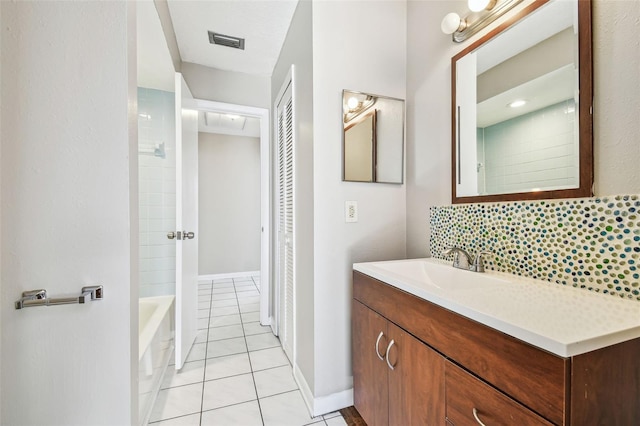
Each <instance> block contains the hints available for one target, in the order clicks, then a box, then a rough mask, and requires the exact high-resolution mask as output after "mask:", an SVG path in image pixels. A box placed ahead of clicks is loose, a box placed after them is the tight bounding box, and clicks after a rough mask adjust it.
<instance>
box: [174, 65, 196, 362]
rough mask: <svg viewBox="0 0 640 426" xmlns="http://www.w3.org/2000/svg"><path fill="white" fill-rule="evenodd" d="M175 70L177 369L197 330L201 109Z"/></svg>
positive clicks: (187, 352)
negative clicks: (194, 107)
mask: <svg viewBox="0 0 640 426" xmlns="http://www.w3.org/2000/svg"><path fill="white" fill-rule="evenodd" d="M188 99H193V96H192V95H191V92H190V91H189V87H187V84H186V83H185V81H184V78H183V77H182V74H180V73H176V232H175V233H176V369H177V370H179V369H181V368H182V365H183V364H184V361H185V359H186V358H187V355H188V354H189V350H191V346H192V345H193V342H194V341H195V339H196V334H197V331H198V318H197V316H198V112H197V111H195V110H192V109H187V108H184V104H185V100H188Z"/></svg>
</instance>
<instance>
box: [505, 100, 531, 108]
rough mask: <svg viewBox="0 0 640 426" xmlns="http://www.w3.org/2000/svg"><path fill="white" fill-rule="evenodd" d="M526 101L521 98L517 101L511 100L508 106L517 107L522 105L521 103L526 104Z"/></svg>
mask: <svg viewBox="0 0 640 426" xmlns="http://www.w3.org/2000/svg"><path fill="white" fill-rule="evenodd" d="M526 103H527V101H525V100H522V99H518V100H517V101H513V102H511V103H510V104H509V106H510V107H511V108H518V107H521V106H523V105H524V104H526Z"/></svg>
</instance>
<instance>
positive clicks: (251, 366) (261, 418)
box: [233, 281, 264, 426]
mask: <svg viewBox="0 0 640 426" xmlns="http://www.w3.org/2000/svg"><path fill="white" fill-rule="evenodd" d="M233 291H236V286H235V281H234V283H233ZM236 302H237V303H238V310H240V302H239V301H238V292H237V291H236ZM240 323H241V324H242V335H243V336H244V344H245V346H246V347H247V357H248V358H249V368H250V369H251V380H252V381H253V389H254V390H255V392H256V399H257V401H258V411H259V412H260V420H261V421H262V425H263V426H264V416H263V415H262V406H261V405H260V396H259V395H258V386H257V385H256V377H255V376H254V374H253V364H252V363H251V355H249V343H248V342H247V335H246V333H245V332H244V321H243V320H242V315H240Z"/></svg>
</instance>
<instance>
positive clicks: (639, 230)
mask: <svg viewBox="0 0 640 426" xmlns="http://www.w3.org/2000/svg"><path fill="white" fill-rule="evenodd" d="M430 214H431V219H430V223H431V235H430V239H429V245H430V249H431V254H432V256H433V257H436V258H440V259H445V258H446V257H445V256H443V254H442V252H443V251H444V249H445V248H447V247H451V246H456V247H460V248H463V249H465V250H466V251H468V252H469V253H471V254H472V255H473V254H475V253H478V252H479V251H489V252H491V253H492V255H491V256H486V259H485V268H486V269H488V270H496V271H500V272H507V273H512V274H515V275H520V276H525V277H530V278H535V279H541V280H545V281H549V282H552V283H557V284H559V285H568V286H573V287H577V288H581V289H585V290H590V291H595V292H600V293H604V294H610V295H614V296H618V297H622V298H626V299H632V300H637V301H640V270H639V269H638V268H639V263H640V195H618V196H611V197H602V198H580V199H570V200H542V201H523V202H502V203H478V204H459V205H451V206H443V207H432V208H431V211H430Z"/></svg>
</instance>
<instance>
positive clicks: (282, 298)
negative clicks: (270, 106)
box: [276, 82, 295, 362]
mask: <svg viewBox="0 0 640 426" xmlns="http://www.w3.org/2000/svg"><path fill="white" fill-rule="evenodd" d="M276 114H277V115H276V120H277V122H276V126H277V127H276V135H277V137H276V140H277V143H278V250H277V253H278V254H277V256H278V278H277V279H278V289H279V320H278V335H279V337H280V342H281V344H282V348H283V349H284V352H285V353H286V354H287V356H288V357H289V360H290V361H291V362H293V339H294V335H295V332H294V320H293V317H294V297H295V291H294V290H295V288H294V253H295V250H294V238H293V235H294V234H293V232H294V226H293V225H294V223H293V195H294V186H293V97H292V84H291V82H289V84H288V87H287V88H286V89H285V90H284V93H283V95H282V97H281V98H280V100H279V101H278V104H277V106H276Z"/></svg>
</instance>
